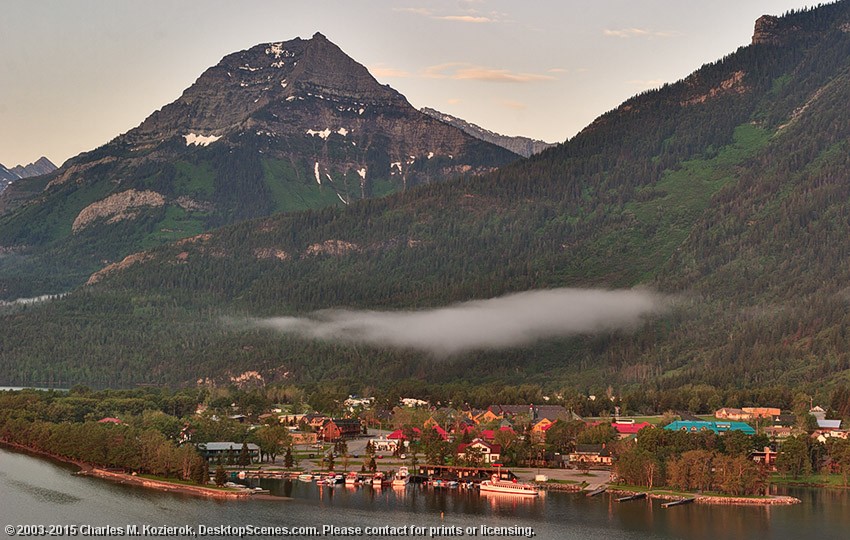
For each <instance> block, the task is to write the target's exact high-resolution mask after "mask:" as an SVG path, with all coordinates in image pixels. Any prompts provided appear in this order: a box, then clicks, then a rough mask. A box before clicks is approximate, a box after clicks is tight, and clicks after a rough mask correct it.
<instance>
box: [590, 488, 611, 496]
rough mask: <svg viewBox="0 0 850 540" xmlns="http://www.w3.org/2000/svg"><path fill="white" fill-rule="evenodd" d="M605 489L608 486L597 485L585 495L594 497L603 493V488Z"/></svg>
mask: <svg viewBox="0 0 850 540" xmlns="http://www.w3.org/2000/svg"><path fill="white" fill-rule="evenodd" d="M607 489H608V486H602V487H598V488H596V489H594V490H593V491H590V492H588V493H587V495H586V496H587V497H596V496H597V495H601V494H603V493H605V490H607Z"/></svg>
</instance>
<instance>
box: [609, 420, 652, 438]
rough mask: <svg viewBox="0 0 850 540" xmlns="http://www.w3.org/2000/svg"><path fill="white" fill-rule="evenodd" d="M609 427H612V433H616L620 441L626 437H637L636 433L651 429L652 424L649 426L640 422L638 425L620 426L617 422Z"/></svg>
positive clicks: (647, 423)
mask: <svg viewBox="0 0 850 540" xmlns="http://www.w3.org/2000/svg"><path fill="white" fill-rule="evenodd" d="M611 425H612V426H613V427H614V431H616V432H617V435H618V436H619V437H620V438H621V439H626V438H628V437H632V436H634V435H637V433H638V431H640V430H642V429H643V428H645V427H652V424H650V423H649V422H641V423H639V424H631V423H630V424H621V423H619V422H614V423H613V424H611Z"/></svg>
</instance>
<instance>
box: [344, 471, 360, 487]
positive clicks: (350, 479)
mask: <svg viewBox="0 0 850 540" xmlns="http://www.w3.org/2000/svg"><path fill="white" fill-rule="evenodd" d="M359 483H360V476H359V475H358V474H357V473H356V472H350V473H348V474H346V475H345V485H346V486H356V485H357V484H359Z"/></svg>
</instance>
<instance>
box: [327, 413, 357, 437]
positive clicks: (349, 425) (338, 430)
mask: <svg viewBox="0 0 850 540" xmlns="http://www.w3.org/2000/svg"><path fill="white" fill-rule="evenodd" d="M361 432H362V427H361V425H360V420H358V419H357V418H330V419H328V420H326V421H325V422H324V423H323V424H322V428H321V439H322V440H323V441H325V442H335V441H338V440H340V439H351V438H353V437H357V436H358V435H360V433H361Z"/></svg>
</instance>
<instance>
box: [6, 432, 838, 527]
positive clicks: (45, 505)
mask: <svg viewBox="0 0 850 540" xmlns="http://www.w3.org/2000/svg"><path fill="white" fill-rule="evenodd" d="M73 471H74V469H73V468H71V467H67V466H65V465H62V464H56V463H53V462H51V461H46V460H44V459H41V458H36V457H32V456H29V455H26V454H21V453H17V452H14V451H10V450H7V449H3V448H0V527H5V526H6V525H9V524H11V525H24V524H35V525H95V526H98V525H99V526H102V525H114V526H118V527H126V526H127V525H128V524H136V525H139V526H142V525H155V526H160V525H172V526H181V525H192V526H195V527H196V528H197V526H198V525H199V524H202V525H206V526H218V525H234V526H245V525H254V526H285V527H293V526H317V527H319V528H320V529H321V527H322V526H323V525H326V524H327V525H336V526H344V527H356V526H360V527H367V526H370V527H371V526H382V525H389V526H397V527H402V526H408V527H409V526H411V525H413V526H417V527H424V528H425V530H426V533H425V534H424V535H421V536H419V535H411V534H408V535H407V537H408V538H414V537H423V538H427V537H428V532H427V531H428V530H429V528H430V527H440V526H446V527H462V528H463V529H464V530H466V528H467V527H480V526H482V525H486V526H490V527H492V526H497V527H511V526H518V527H527V528H530V529H531V530H533V531H534V534H535V537H536V538H543V539H562V538H563V539H592V540H593V539H600V540H602V539H604V540H616V539H623V538H647V539H672V538H681V539H706V540H721V539H726V538H730V539H738V538H740V539H761V538H770V539H774V538H775V539H794V540H806V539H811V540H821V539H833V538H835V539H839V538H841V539H846V538H850V495H848V493H847V492H845V491H826V490H823V491H822V490H813V489H797V490H791V491H790V492H789V494H791V495H794V496H796V497H799V498H800V499H802V500H803V504H798V505H794V506H787V507H784V506H783V507H773V508H769V507H752V508H749V507H725V506H704V505H686V506H681V507H677V508H671V509H668V510H664V509H662V508H661V507H660V504H659V503H658V502H653V501H637V502H630V503H622V504H618V503H616V502H615V501H614V500H613V499H612V498H611V497H610V496H607V495H603V496H600V497H596V498H592V499H588V498H587V497H584V496H582V495H576V494H561V493H547V494H546V495H545V496H544V497H541V498H540V499H538V500H523V499H515V498H511V497H505V496H481V495H479V494H478V493H477V492H474V491H473V492H466V491H440V490H435V489H433V488H424V487H421V486H413V485H411V486H408V487H407V489H405V490H400V491H396V490H394V489H392V488H386V489H384V490H381V491H375V490H372V489H371V488H368V487H365V488H346V487H344V486H337V487H333V488H329V487H320V486H316V485H315V484H312V483H311V484H307V483H303V482H299V481H271V480H269V481H262V482H261V483H260V485H262V486H263V487H266V488H269V489H271V491H272V493H273V494H276V495H281V496H286V497H291V499H282V500H274V501H260V500H253V501H225V502H218V501H208V500H205V499H197V498H193V497H187V496H181V495H173V494H167V493H159V492H156V491H150V490H146V489H142V488H137V487H132V486H122V485H119V484H114V483H111V482H108V481H105V480H100V479H96V478H87V477H77V476H72V475H71V473H72V472H73ZM441 515H442V518H441ZM464 536H466V535H464ZM478 536H479V537H481V534H480V533H479V534H478ZM89 537H90V538H91V537H92V536H89ZM229 537H230V538H233V537H234V536H229ZM327 537H330V536H327ZM443 537H444V538H445V536H443ZM513 537H514V538H521V537H523V536H513ZM0 538H2V535H0ZM206 538H216V537H215V536H206ZM254 538H257V537H256V536H255V537H254ZM302 538H303V537H302ZM503 538H504V537H503Z"/></svg>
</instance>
